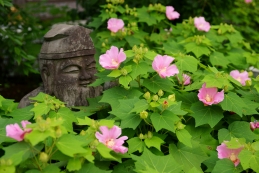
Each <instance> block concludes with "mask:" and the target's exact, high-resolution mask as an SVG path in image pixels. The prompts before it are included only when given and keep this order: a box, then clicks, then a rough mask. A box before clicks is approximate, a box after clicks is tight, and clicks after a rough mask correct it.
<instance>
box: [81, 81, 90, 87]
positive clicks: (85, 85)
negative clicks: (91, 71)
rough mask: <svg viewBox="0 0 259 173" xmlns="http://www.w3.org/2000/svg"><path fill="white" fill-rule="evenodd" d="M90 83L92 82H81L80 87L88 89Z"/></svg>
mask: <svg viewBox="0 0 259 173" xmlns="http://www.w3.org/2000/svg"><path fill="white" fill-rule="evenodd" d="M90 83H91V81H83V82H80V83H79V85H80V86H83V87H87V86H88V85H89V84H90Z"/></svg>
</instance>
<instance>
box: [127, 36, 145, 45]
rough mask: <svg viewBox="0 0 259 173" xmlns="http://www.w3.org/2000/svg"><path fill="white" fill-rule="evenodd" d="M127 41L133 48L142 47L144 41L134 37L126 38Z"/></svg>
mask: <svg viewBox="0 0 259 173" xmlns="http://www.w3.org/2000/svg"><path fill="white" fill-rule="evenodd" d="M125 40H126V41H127V42H128V43H129V45H130V46H131V47H133V46H134V45H140V44H141V43H142V41H141V40H140V39H139V38H137V37H134V35H130V36H125Z"/></svg>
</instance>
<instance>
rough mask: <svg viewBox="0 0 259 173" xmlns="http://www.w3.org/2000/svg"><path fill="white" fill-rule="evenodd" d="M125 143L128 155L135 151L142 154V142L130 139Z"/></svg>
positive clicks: (135, 138) (136, 138)
mask: <svg viewBox="0 0 259 173" xmlns="http://www.w3.org/2000/svg"><path fill="white" fill-rule="evenodd" d="M127 143H128V144H129V150H128V153H129V154H131V153H134V152H135V151H138V152H139V153H142V152H143V150H144V147H145V144H144V141H142V140H141V139H140V138H139V137H134V138H131V139H129V140H127Z"/></svg>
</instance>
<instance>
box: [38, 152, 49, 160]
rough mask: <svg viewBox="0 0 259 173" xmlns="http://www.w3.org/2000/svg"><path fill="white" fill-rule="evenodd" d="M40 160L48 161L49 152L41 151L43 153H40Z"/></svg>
mask: <svg viewBox="0 0 259 173" xmlns="http://www.w3.org/2000/svg"><path fill="white" fill-rule="evenodd" d="M39 160H40V161H42V162H43V163H47V162H48V160H49V156H48V154H47V153H45V152H41V153H40V157H39Z"/></svg>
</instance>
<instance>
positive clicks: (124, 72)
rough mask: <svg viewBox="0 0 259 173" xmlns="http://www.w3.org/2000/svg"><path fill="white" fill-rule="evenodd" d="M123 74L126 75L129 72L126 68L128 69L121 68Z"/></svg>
mask: <svg viewBox="0 0 259 173" xmlns="http://www.w3.org/2000/svg"><path fill="white" fill-rule="evenodd" d="M120 72H121V74H122V75H123V76H126V75H127V74H128V71H127V70H126V69H124V68H123V69H121V71H120Z"/></svg>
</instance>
